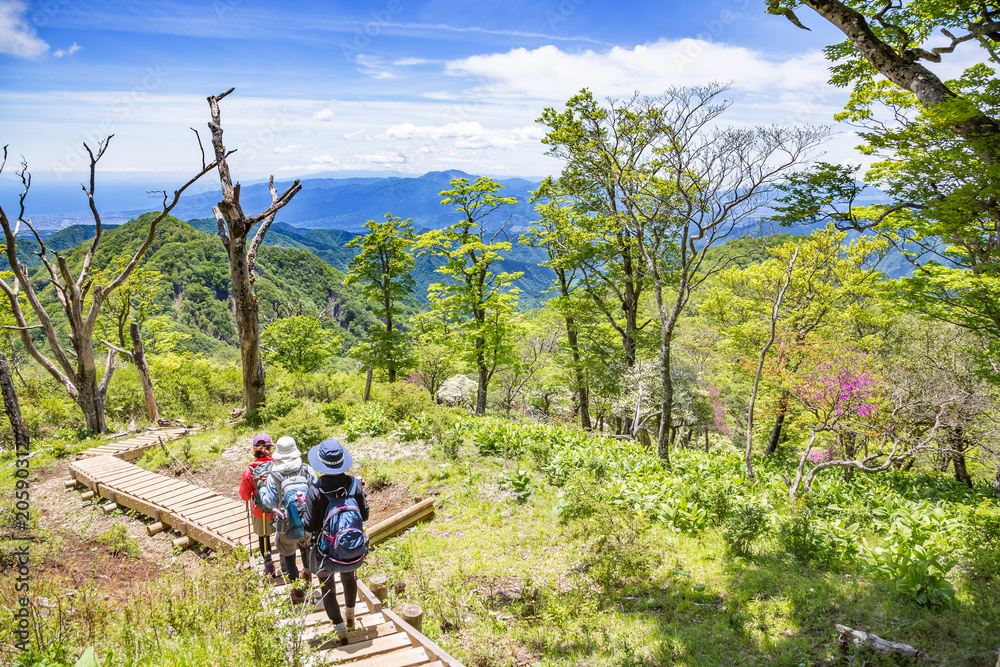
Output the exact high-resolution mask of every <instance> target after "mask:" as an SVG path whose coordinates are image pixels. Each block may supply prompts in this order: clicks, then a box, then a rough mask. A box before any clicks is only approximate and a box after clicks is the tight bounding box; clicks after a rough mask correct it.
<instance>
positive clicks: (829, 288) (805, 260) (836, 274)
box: [701, 227, 888, 470]
mask: <svg viewBox="0 0 1000 667" xmlns="http://www.w3.org/2000/svg"><path fill="white" fill-rule="evenodd" d="M846 237H847V233H846V232H838V231H836V230H835V229H833V228H832V227H828V228H826V229H820V230H817V231H815V232H813V234H812V235H811V236H809V237H806V238H801V239H796V240H794V241H791V242H789V243H784V244H782V245H780V246H776V247H772V248H768V249H767V253H768V254H769V255H770V258H769V259H767V260H765V261H763V262H761V263H760V264H757V265H755V266H748V267H745V268H744V267H731V268H729V269H726V270H725V271H722V272H721V273H720V274H719V276H718V286H717V287H716V288H715V289H713V291H712V292H711V293H710V295H709V297H708V299H707V300H706V302H705V303H704V304H703V305H702V307H701V312H703V313H705V314H707V315H709V316H710V317H712V319H714V320H715V321H716V322H718V323H719V324H721V325H722V326H723V327H724V331H725V334H726V336H727V338H728V340H729V346H730V348H731V349H732V350H733V351H734V352H736V354H738V355H739V356H740V357H742V358H744V359H747V360H749V359H750V358H751V357H754V356H758V357H759V359H758V372H760V370H759V369H761V368H762V367H763V364H764V362H765V358H766V353H767V352H768V349H767V348H769V347H770V345H769V344H768V342H772V343H774V342H776V343H777V345H775V351H774V356H775V359H774V361H773V363H772V364H770V367H771V368H774V367H777V368H780V369H782V370H786V369H787V370H788V371H790V372H792V373H794V371H795V368H796V367H797V365H798V363H799V361H800V356H799V355H800V350H801V349H802V346H803V345H804V344H805V343H807V342H808V341H809V340H810V337H811V336H813V335H814V334H823V335H827V336H830V337H835V338H837V339H839V340H844V341H847V340H850V341H851V343H852V344H853V345H857V346H858V347H861V348H869V347H871V346H872V341H869V340H867V339H868V338H869V337H871V336H875V335H876V333H878V332H880V331H882V330H883V329H884V328H885V326H886V325H887V323H886V320H885V315H884V313H883V312H882V311H880V309H879V308H878V299H879V294H880V292H881V289H880V285H879V282H880V280H881V273H880V272H879V271H878V268H877V267H878V265H879V262H880V261H881V259H882V258H883V257H884V255H885V251H886V248H887V246H888V244H887V243H886V242H885V241H884V240H882V239H877V238H870V237H860V238H858V239H855V240H854V241H852V242H851V243H850V244H847V245H845V243H844V242H845V239H846ZM852 339H853V340H852ZM790 398H791V396H790V394H789V392H788V391H787V390H784V391H782V392H781V393H780V395H779V397H778V407H777V414H776V416H775V422H774V427H773V428H772V430H771V436H770V439H769V441H768V445H767V448H766V454H767V455H771V454H773V453H774V452H775V450H776V449H777V447H778V443H779V441H780V436H781V430H782V426H783V423H784V420H785V417H786V416H787V412H788V408H789V401H790ZM750 407H751V412H750V414H749V416H748V423H747V433H748V451H749V446H750V442H749V438H750V433H752V429H753V413H752V407H753V402H751V404H750ZM747 465H748V470H750V469H751V464H750V463H749V459H748V464H747Z"/></svg>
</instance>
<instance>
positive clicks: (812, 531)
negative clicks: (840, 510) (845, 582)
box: [775, 514, 827, 563]
mask: <svg viewBox="0 0 1000 667" xmlns="http://www.w3.org/2000/svg"><path fill="white" fill-rule="evenodd" d="M775 532H776V536H777V538H778V544H779V546H781V548H782V550H784V551H785V552H786V553H790V554H792V555H793V556H795V557H796V558H797V559H799V560H800V561H802V562H803V563H811V562H813V561H822V560H824V559H825V558H826V555H827V550H826V542H825V541H824V539H823V536H822V535H821V534H820V533H819V531H817V530H816V526H815V524H814V523H813V522H812V520H811V519H810V518H809V516H808V515H805V514H799V515H796V516H790V517H787V518H785V519H783V520H782V521H781V522H780V523H779V524H778V528H777V530H776V531H775Z"/></svg>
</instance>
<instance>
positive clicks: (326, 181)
mask: <svg viewBox="0 0 1000 667" xmlns="http://www.w3.org/2000/svg"><path fill="white" fill-rule="evenodd" d="M452 178H468V179H469V180H470V181H472V180H475V178H476V176H473V175H470V174H467V173H465V172H462V171H458V170H450V171H434V172H429V173H427V174H424V175H423V176H418V177H407V176H357V177H350V178H343V177H341V178H306V179H303V180H302V181H301V185H302V191H301V192H299V193H298V194H297V195H296V196H295V198H294V199H293V200H292V202H291V203H290V204H289V205H288V206H286V207H285V208H283V209H282V210H281V212H280V213H279V214H278V217H277V221H278V222H284V223H286V224H289V225H292V226H294V227H299V228H304V229H342V230H348V231H355V232H357V231H362V230H363V229H364V224H365V222H367V221H368V220H381V219H382V218H383V217H384V216H385V214H386V213H392V214H393V215H398V216H399V217H401V218H404V219H405V218H413V226H414V227H415V228H418V229H419V228H427V229H441V228H442V227H445V226H447V225H450V224H452V223H453V222H455V220H456V213H455V211H454V209H453V208H452V207H447V206H442V205H441V196H440V193H441V191H442V190H446V189H447V188H448V186H449V181H450V180H451V179H452ZM498 182H499V183H500V184H501V185H503V186H504V189H503V190H502V191H501V194H502V195H504V196H507V197H516V198H517V200H518V203H517V204H516V205H513V206H511V207H509V208H507V210H506V211H505V213H504V215H509V216H510V221H511V224H512V225H513V227H514V228H515V232H516V231H520V229H521V228H523V227H525V226H527V224H528V223H529V222H531V221H532V220H534V219H535V218H536V216H535V213H534V207H533V206H532V205H531V204H529V203H528V200H529V199H530V197H531V191H532V190H534V189H536V188H537V187H538V181H530V180H527V179H523V178H510V179H505V180H499V181H498ZM291 183H292V181H281V182H276V183H275V187H276V188H277V189H278V191H279V192H281V191H283V190H284V189H285V188H287V187H288V186H289V185H291ZM0 185H2V186H4V187H0V191H3V192H4V193H5V194H7V193H6V191H7V190H11V188H12V185H11V184H10V183H0ZM199 185H200V184H199ZM51 187H52V186H50V189H51ZM63 187H64V188H68V187H69V186H68V185H66V186H63ZM136 190H139V194H141V195H143V197H145V195H144V191H143V190H141V188H139V186H132V188H131V190H130V193H131V194H130V195H129V196H126V195H125V194H123V188H122V187H121V186H118V187H116V188H113V189H111V192H110V194H108V195H107V196H105V197H101V196H98V197H97V201H98V204H99V205H101V206H102V216H103V218H104V221H105V222H107V223H112V224H123V223H125V222H127V221H128V220H130V219H132V218H136V217H138V216H139V215H140V214H142V213H145V212H147V211H150V210H155V209H156V207H157V205H158V203H159V201H158V196H157V197H150V198H148V200H149V205H148V207H147V208H141V209H135V210H128V209H125V208H124V206H123V205H129V204H132V205H134V204H135V203H137V199H136V197H137V196H138V195H136V194H135V192H133V191H136ZM32 194H33V195H41V194H43V193H32ZM71 194H72V197H71V196H70V193H66V192H62V191H61V190H60V194H59V195H58V196H55V195H53V197H55V200H54V201H55V202H56V203H55V204H54V205H56V206H64V207H65V208H64V209H63V210H66V211H77V212H75V213H67V214H54V213H52V214H50V213H46V214H44V215H32V221H33V223H34V224H35V226H36V228H38V229H40V230H44V234H52V233H54V232H56V231H58V230H60V229H63V228H65V227H69V226H71V225H74V224H83V225H88V224H92V223H93V219H92V218H90V217H89V215H88V214H87V213H81V212H79V211H81V210H83V211H85V210H86V209H85V203H86V199H85V198H83V195H82V194H81V193H80V191H79V186H77V187H76V188H75V189H74V190H73V192H72V193H71ZM35 198H37V197H35ZM5 201H6V199H5ZM218 201H219V191H218V189H217V188H215V189H205V188H204V187H202V191H201V192H198V193H194V194H191V193H189V194H187V195H185V196H184V197H182V198H181V201H180V203H179V204H178V205H177V207H176V208H175V209H174V210H173V211H172V212H171V214H172V215H173V216H174V217H177V218H180V219H185V220H189V219H198V218H212V215H213V214H212V207H213V206H215V205H216V204H217V203H218ZM240 201H241V204H242V206H243V210H244V211H246V212H247V213H248V214H254V213H258V212H260V211H263V210H265V209H266V208H267V207H268V206H270V204H271V195H270V192H269V191H268V187H267V183H266V182H255V183H247V184H245V185H244V186H243V187H242V192H241V197H240ZM105 209H106V210H105ZM28 212H29V214H31V211H30V201H29V211H28ZM28 233H30V232H28V230H23V232H22V235H27V234H28Z"/></svg>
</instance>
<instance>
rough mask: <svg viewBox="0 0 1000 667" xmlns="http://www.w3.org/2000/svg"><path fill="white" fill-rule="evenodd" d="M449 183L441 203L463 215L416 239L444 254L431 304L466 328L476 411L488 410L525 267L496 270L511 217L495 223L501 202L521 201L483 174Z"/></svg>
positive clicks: (509, 348)
mask: <svg viewBox="0 0 1000 667" xmlns="http://www.w3.org/2000/svg"><path fill="white" fill-rule="evenodd" d="M450 185H451V188H450V189H448V190H444V191H443V192H441V196H442V197H444V199H442V200H441V203H442V204H443V205H448V204H452V205H454V206H455V210H456V211H458V213H459V216H460V220H459V221H458V222H457V223H455V224H453V225H450V226H449V227H446V228H444V229H441V230H432V231H430V232H427V233H425V234H424V235H423V236H422V237H421V238H420V239H419V241H418V243H417V248H418V249H420V252H421V254H422V253H424V252H430V253H432V254H435V255H438V256H439V257H442V258H444V264H442V266H441V267H440V268H438V269H437V272H438V273H441V274H443V275H445V276H447V278H448V282H438V283H434V284H432V285H431V286H430V287H429V288H428V298H429V299H430V301H431V304H432V306H433V309H434V311H435V312H436V313H439V314H440V315H441V316H442V317H443V318H445V319H446V320H447V321H449V322H451V323H453V324H457V325H459V326H460V327H461V328H462V331H463V333H464V338H465V341H464V342H465V343H466V356H467V358H468V360H469V362H470V363H472V364H474V365H475V368H476V371H477V376H478V378H477V390H476V414H480V415H481V414H483V413H485V412H486V397H487V392H488V390H489V384H490V379H491V378H492V377H493V374H494V373H495V372H496V370H497V368H498V367H499V366H500V365H502V364H506V363H509V362H510V361H511V360H512V359H513V330H512V326H511V315H512V314H513V313H514V312H515V310H516V308H517V295H518V291H519V290H518V289H517V288H514V287H512V284H513V282H514V281H515V280H517V279H518V278H520V277H521V276H522V275H523V272H515V273H508V272H500V273H495V272H494V271H493V265H494V264H496V263H497V262H499V261H500V260H502V259H503V257H502V256H501V255H500V253H501V252H504V251H509V250H510V247H511V245H510V241H509V239H508V234H507V223H508V220H504V221H503V222H501V223H499V224H496V223H495V222H494V220H493V215H494V214H496V213H497V212H498V211H499V210H500V209H501V207H503V206H505V205H509V204H515V203H517V200H516V199H515V198H514V197H502V196H500V195H498V194H497V193H498V192H499V191H500V189H501V188H502V187H503V186H502V185H500V184H499V183H497V182H496V181H494V180H492V179H490V178H486V177H480V178H477V179H476V181H475V182H474V183H469V179H467V178H453V179H451V182H450Z"/></svg>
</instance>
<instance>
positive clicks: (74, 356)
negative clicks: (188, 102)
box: [0, 135, 217, 433]
mask: <svg viewBox="0 0 1000 667" xmlns="http://www.w3.org/2000/svg"><path fill="white" fill-rule="evenodd" d="M113 136H114V135H109V136H108V138H107V139H105V140H104V141H101V142H100V143H98V144H97V151H96V152H95V151H93V150H91V148H90V146H88V145H87V144H84V148H85V149H86V150H87V154H88V155H89V156H90V181H89V184H84V185H83V186H82V188H83V191H84V192H85V193H86V195H87V201H88V203H89V205H90V212H91V215H92V216H93V218H94V224H95V226H96V228H95V234H94V238H93V240H92V241H91V243H90V247H89V248H88V249H87V252H86V254H85V255H84V257H83V262H82V263H81V265H80V268H79V270H78V273H77V274H76V276H75V277H74V275H73V269H72V268H71V267H70V266H69V263H68V262H67V260H66V258H65V257H63V256H62V255H60V254H59V253H58V252H52V253H51V254H52V258H51V259H50V257H49V252H50V251H49V249H48V248H46V246H45V242H44V241H42V238H41V236H39V234H38V232H37V231H36V230H35V228H34V227H33V226H32V224H31V221H30V220H29V219H26V218H25V217H24V213H25V199H26V198H27V196H28V191H29V189H30V187H31V175H30V173H29V172H28V165H27V163H26V162H25V161H24V160H23V159H22V162H21V170H20V171H19V172H17V173H18V175H19V176H20V178H21V184H22V191H21V195H20V198H19V202H18V206H19V210H18V214H17V218H16V220H15V221H14V224H13V225H12V224H11V220H10V218H9V217H8V216H7V214H6V212H5V211H4V210H3V208H2V207H0V226H2V227H3V233H4V239H5V242H6V244H7V247H6V253H7V261H8V263H9V264H10V268H11V271H12V272H13V273H14V277H13V280H12V281H11V282H10V283H8V282H7V281H4V280H0V290H3V292H4V294H6V295H7V299H8V301H10V305H11V309H12V311H13V315H14V320H15V322H17V324H16V325H15V326H12V327H8V328H12V329H15V330H17V331H19V332H20V334H21V342H22V343H23V344H24V347H25V349H26V350H27V351H28V354H30V355H31V357H32V358H33V359H34V360H35V361H37V362H38V363H39V365H41V366H42V368H44V369H45V370H46V371H47V372H48V373H49V375H51V376H52V377H53V378H55V379H56V380H57V381H58V382H59V383H60V384H61V385H63V387H65V388H66V391H67V393H69V395H70V398H72V399H73V401H74V402H76V404H77V405H78V406H79V407H80V410H81V411H82V412H83V416H84V420H85V421H86V424H87V428H89V429H90V430H91V431H93V432H94V433H103V432H104V431H105V430H106V429H105V421H104V396H105V393H106V392H107V389H108V384H109V383H110V381H111V376H112V373H113V372H114V351H113V350H109V351H108V357H107V361H106V362H105V370H104V376H103V378H101V379H100V381H99V380H98V369H97V364H96V362H95V355H94V340H93V338H94V326H95V325H96V323H97V316H98V314H99V313H100V311H101V306H102V304H103V303H104V300H105V298H107V296H108V294H110V293H111V292H113V291H114V290H116V289H118V287H120V286H121V284H122V283H124V282H125V281H126V280H127V279H128V277H129V275H131V273H132V271H133V270H134V269H135V267H136V265H137V264H138V263H139V260H140V259H141V258H142V256H143V254H145V252H146V250H147V249H148V248H149V245H150V244H151V243H152V241H153V236H154V234H155V233H156V227H157V225H158V224H159V223H160V221H161V220H163V218H165V217H167V215H168V214H169V213H170V211H171V210H172V209H173V208H174V206H176V205H177V202H178V201H180V197H181V194H182V193H183V192H184V191H185V190H186V189H187V188H188V187H190V186H191V185H192V184H193V183H194V182H195V181H197V180H198V179H199V178H201V177H202V176H204V175H205V174H207V173H208V172H210V171H211V170H212V169H215V167H216V164H217V163H216V162H212V163H211V164H206V162H205V155H204V152H202V162H201V170H200V171H199V172H198V173H197V174H196V175H195V176H193V177H192V178H191V179H189V180H188V181H187V182H186V183H184V185H182V186H181V187H180V188H178V189H177V190H175V191H174V194H173V197H172V198H169V197H168V195H167V193H166V191H161V192H162V193H163V210H162V211H161V212H160V213H158V214H157V215H156V216H155V217H154V218H153V219H152V220H151V221H150V223H149V229H148V230H147V232H146V239H145V241H144V242H143V243H142V245H141V246H139V248H138V249H137V250H136V251H135V252H134V253H133V255H132V257H131V259H130V260H129V261H128V262H127V263H126V264H125V266H124V268H123V269H122V270H121V272H120V273H119V274H118V276H117V277H116V278H114V279H113V280H112V281H111V282H110V283H108V284H107V285H104V286H101V285H96V284H94V277H93V275H92V273H91V263H92V262H93V260H94V254H95V253H96V252H97V249H98V247H99V246H100V243H101V238H102V236H103V226H102V224H101V214H100V212H99V211H98V210H97V204H96V203H95V200H94V190H95V184H96V173H97V163H98V161H99V160H100V159H101V157H103V156H104V153H105V151H106V150H107V149H108V146H109V145H110V142H111V138H112V137H113ZM6 163H7V146H4V151H3V161H2V162H0V173H2V172H3V168H4V166H5V165H6ZM22 223H24V224H25V225H27V226H28V228H29V229H31V231H32V233H33V234H34V236H35V240H36V241H37V242H38V246H39V250H38V251H37V252H36V253H35V254H36V255H38V258H39V259H40V260H41V262H42V268H41V269H40V271H41V272H42V275H45V276H47V277H48V283H49V284H51V285H52V287H53V290H54V292H55V296H56V298H57V299H58V301H59V305H60V306H61V307H62V310H63V313H64V314H65V316H66V322H67V324H68V325H69V330H70V334H69V342H70V346H71V347H70V348H69V349H67V348H65V347H64V346H63V343H62V342H61V341H60V340H59V338H58V336H57V334H56V329H55V326H54V325H53V323H52V318H51V316H50V315H49V313H48V311H47V310H46V309H45V306H44V305H43V304H42V302H41V300H40V299H39V297H38V294H37V292H36V290H35V287H34V286H33V285H32V282H31V280H30V279H29V276H28V270H27V268H26V267H25V266H24V265H23V264H21V263H20V262H19V261H18V259H17V256H16V239H15V237H16V235H17V232H18V230H19V229H20V226H21V224H22ZM19 291H22V292H23V294H24V296H25V298H26V300H27V302H28V305H29V306H30V308H31V310H32V311H34V314H35V317H37V319H38V322H39V323H38V324H29V322H28V319H27V317H26V316H25V313H24V310H23V309H22V307H21V302H20V300H19V299H18V292H19ZM88 297H89V303H88ZM32 329H42V330H43V331H44V332H45V339H46V342H47V343H48V347H49V349H50V350H51V358H50V357H49V356H46V355H45V354H43V353H42V351H41V350H40V349H39V348H38V346H37V345H36V344H35V342H34V341H33V340H32V339H31V336H30V335H29V333H30V331H31V330H32Z"/></svg>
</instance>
